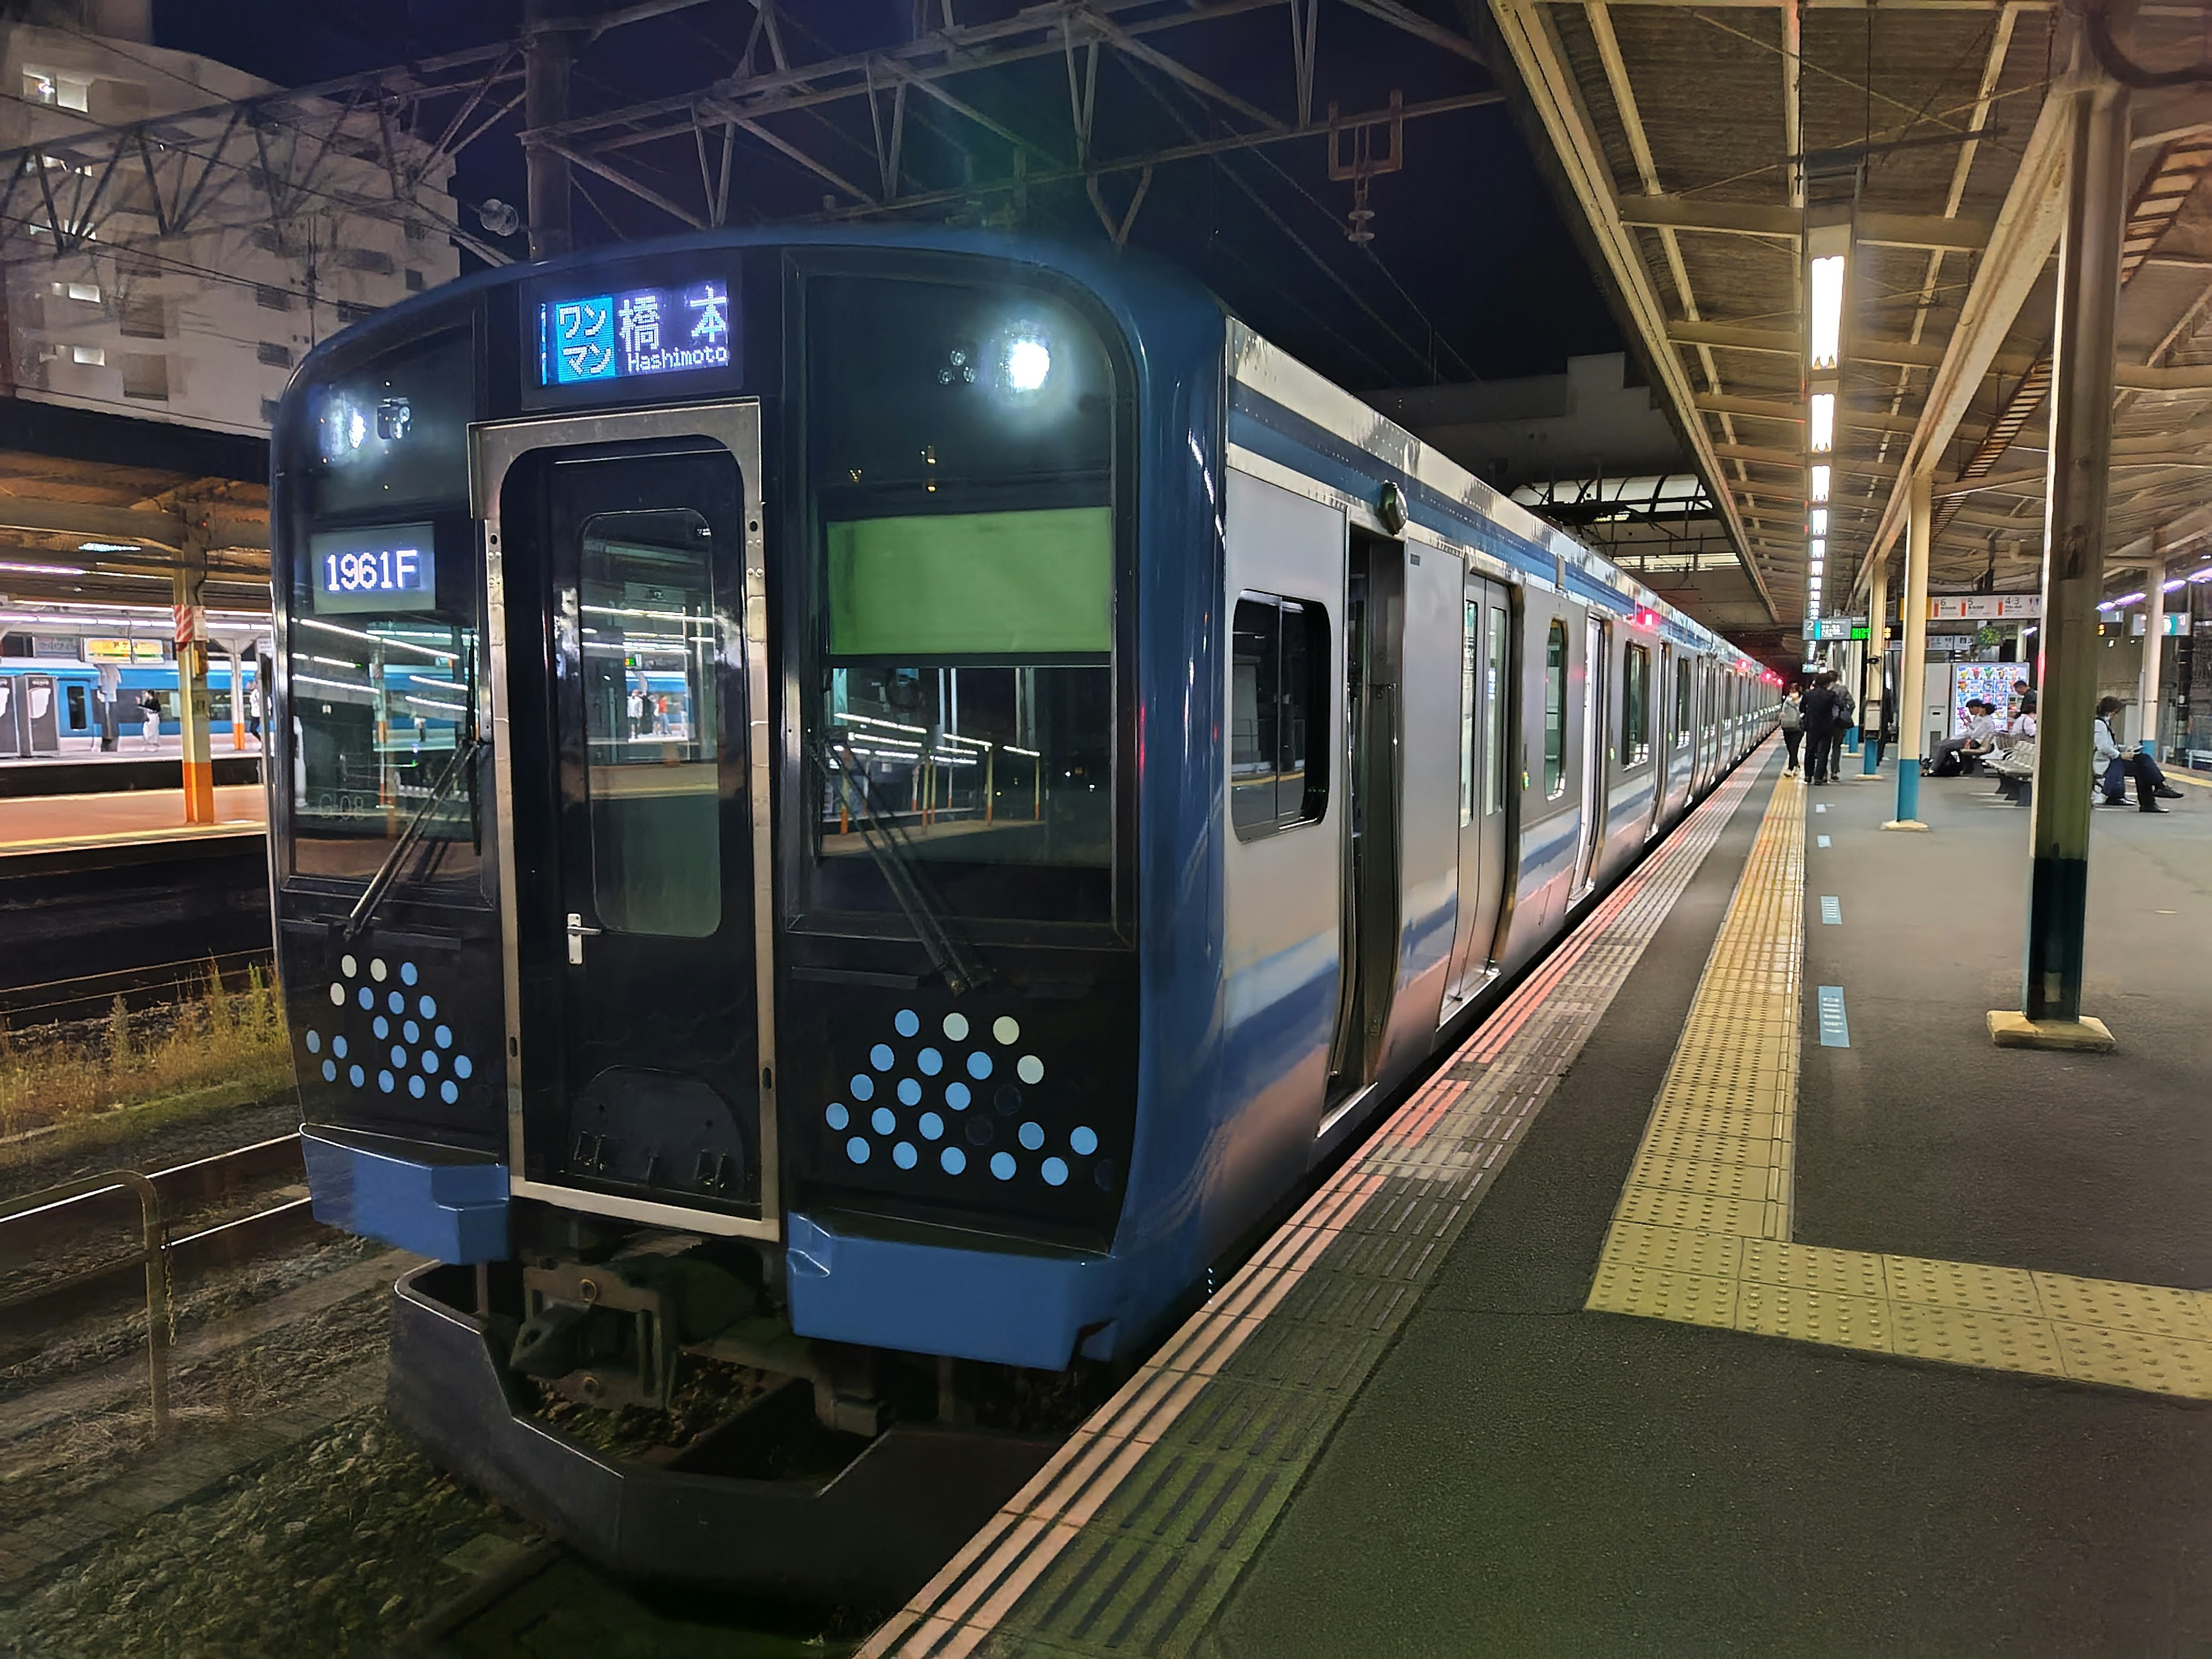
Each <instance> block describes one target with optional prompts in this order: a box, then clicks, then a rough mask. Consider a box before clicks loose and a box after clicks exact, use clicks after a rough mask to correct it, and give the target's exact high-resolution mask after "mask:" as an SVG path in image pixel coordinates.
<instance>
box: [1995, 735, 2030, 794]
mask: <svg viewBox="0 0 2212 1659" xmlns="http://www.w3.org/2000/svg"><path fill="white" fill-rule="evenodd" d="M1982 764H1983V765H1984V766H1986V767H1987V768H1989V769H1990V773H1991V774H1992V775H1994V776H1995V777H1996V781H1997V793H1998V794H2000V795H2002V796H2003V797H2005V799H2008V800H2010V799H2016V798H2017V797H2018V796H2019V795H2021V793H2022V792H2024V791H2025V790H2026V789H2027V786H2028V784H2029V782H2030V781H2031V780H2033V778H2034V776H2035V739H2034V738H2021V739H2020V740H2019V741H2018V742H2017V743H2015V744H2013V745H2012V746H2011V747H2010V748H2008V749H2000V750H1998V751H1997V752H1996V754H1994V755H1987V756H1984V757H1983V759H1982Z"/></svg>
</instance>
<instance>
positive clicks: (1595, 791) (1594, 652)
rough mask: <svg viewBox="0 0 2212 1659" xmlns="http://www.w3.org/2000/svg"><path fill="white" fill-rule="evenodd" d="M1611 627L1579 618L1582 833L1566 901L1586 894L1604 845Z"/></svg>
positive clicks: (1595, 872) (1577, 846)
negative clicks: (1581, 662) (1572, 884)
mask: <svg viewBox="0 0 2212 1659" xmlns="http://www.w3.org/2000/svg"><path fill="white" fill-rule="evenodd" d="M1612 635H1613V629H1612V628H1611V627H1610V626H1609V625H1608V624H1607V623H1606V622H1605V621H1604V620H1603V619H1602V618H1601V617H1596V616H1589V617H1584V618H1583V709H1582V722H1581V732H1580V737H1581V743H1582V772H1583V777H1582V783H1583V789H1582V833H1581V836H1580V838H1579V839H1578V840H1577V843H1576V853H1575V884H1574V887H1573V890H1572V891H1571V894H1570V896H1569V897H1568V900H1567V902H1569V903H1570V904H1571V903H1573V902H1575V900H1577V899H1579V898H1581V897H1582V896H1583V895H1584V894H1586V893H1588V892H1589V890H1590V888H1591V886H1592V884H1594V883H1595V881H1596V878H1597V855H1598V849H1599V848H1601V847H1602V846H1603V845H1604V844H1605V817H1606V796H1607V774H1608V773H1609V772H1610V771H1611V768H1610V767H1608V766H1607V764H1606V759H1607V722H1606V702H1607V696H1608V688H1607V680H1608V678H1609V677H1608V675H1607V672H1606V666H1607V665H1606V653H1607V651H1608V650H1610V649H1611V648H1612V644H1613V639H1612Z"/></svg>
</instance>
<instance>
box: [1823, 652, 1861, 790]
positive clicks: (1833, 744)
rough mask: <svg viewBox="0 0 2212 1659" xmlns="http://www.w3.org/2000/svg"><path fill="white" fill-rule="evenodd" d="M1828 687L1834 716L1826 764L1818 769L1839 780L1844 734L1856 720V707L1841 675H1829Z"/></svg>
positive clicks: (1842, 768)
mask: <svg viewBox="0 0 2212 1659" xmlns="http://www.w3.org/2000/svg"><path fill="white" fill-rule="evenodd" d="M1828 686H1829V690H1830V692H1831V694H1832V696H1834V697H1835V700H1836V714H1835V719H1834V721H1833V723H1832V725H1831V726H1829V729H1828V763H1827V764H1826V766H1824V767H1822V768H1821V770H1822V771H1823V772H1825V773H1826V774H1827V775H1828V776H1830V777H1832V778H1840V777H1841V776H1843V775H1844V733H1845V732H1847V731H1848V730H1849V729H1850V726H1851V723H1852V721H1854V720H1857V718H1858V705H1857V702H1856V700H1855V699H1854V698H1853V697H1852V696H1851V688H1850V686H1848V685H1845V684H1844V679H1843V676H1842V675H1840V674H1836V673H1831V674H1830V675H1829V676H1828Z"/></svg>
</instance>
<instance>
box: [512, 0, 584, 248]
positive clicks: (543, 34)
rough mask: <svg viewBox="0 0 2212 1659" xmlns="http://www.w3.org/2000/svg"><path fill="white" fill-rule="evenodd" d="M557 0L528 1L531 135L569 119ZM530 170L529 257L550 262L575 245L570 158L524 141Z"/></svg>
mask: <svg viewBox="0 0 2212 1659" xmlns="http://www.w3.org/2000/svg"><path fill="white" fill-rule="evenodd" d="M558 15H559V9H558V7H557V5H556V3H555V0H528V3H527V4H526V6H525V8H524V27H526V29H527V31H528V33H527V36H526V40H525V42H524V45H523V53H522V63H523V70H522V75H523V81H522V85H523V123H524V125H526V126H527V127H529V128H530V129H531V130H532V131H536V130H537V129H538V128H540V127H550V126H557V125H560V124H561V123H562V122H563V121H565V120H567V119H568V74H569V70H570V67H571V65H570V53H569V43H568V33H567V31H566V30H564V29H562V28H561V27H558V26H557V18H558ZM523 156H524V161H525V164H526V167H528V169H529V178H528V184H529V190H530V257H531V258H533V259H551V258H558V257H559V256H560V255H562V254H563V253H566V252H568V251H569V248H570V246H572V245H573V240H574V239H573V237H572V235H571V234H570V221H569V211H570V208H569V199H568V185H569V161H568V156H567V155H564V154H563V153H562V152H561V151H560V150H558V149H555V148H554V147H553V146H552V145H550V144H546V143H531V142H530V141H529V139H528V138H527V137H525V139H524V140H523Z"/></svg>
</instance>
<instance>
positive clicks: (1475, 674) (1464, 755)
mask: <svg viewBox="0 0 2212 1659" xmlns="http://www.w3.org/2000/svg"><path fill="white" fill-rule="evenodd" d="M1460 618H1461V629H1460V650H1461V656H1460V710H1459V750H1460V756H1459V763H1460V774H1459V931H1458V937H1457V939H1455V941H1454V945H1453V950H1452V970H1451V980H1450V986H1451V994H1450V995H1449V997H1447V998H1446V1000H1445V1003H1444V1012H1445V1014H1446V1017H1447V1018H1449V1015H1450V1014H1451V1013H1452V1012H1454V1007H1455V1003H1456V1002H1459V1001H1463V1000H1466V999H1467V998H1468V997H1471V996H1473V995H1474V994H1475V993H1476V992H1477V991H1479V990H1480V989H1481V988H1482V987H1483V986H1485V985H1486V984H1487V983H1488V982H1489V981H1490V980H1491V979H1492V976H1493V975H1494V974H1495V972H1496V957H1497V950H1498V911H1499V908H1500V907H1501V904H1502V902H1503V900H1504V891H1505V878H1506V869H1505V846H1506V827H1507V826H1506V807H1507V804H1508V801H1509V799H1510V795H1511V793H1512V792H1510V791H1509V790H1508V789H1507V787H1506V775H1507V774H1506V768H1507V766H1508V765H1509V764H1510V760H1511V753H1510V749H1511V742H1512V734H1513V733H1514V732H1516V731H1518V730H1519V729H1520V728H1519V726H1517V725H1516V720H1515V715H1514V712H1513V700H1514V699H1513V688H1514V686H1515V684H1516V680H1515V678H1514V665H1513V613H1512V608H1511V604H1510V599H1508V596H1507V594H1506V592H1505V590H1504V588H1502V587H1500V586H1498V584H1497V583H1495V582H1492V581H1488V580H1484V579H1483V578H1482V577H1480V576H1476V575H1473V574H1470V575H1469V576H1468V578H1467V585H1466V590H1465V592H1463V593H1462V596H1461V605H1460Z"/></svg>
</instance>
